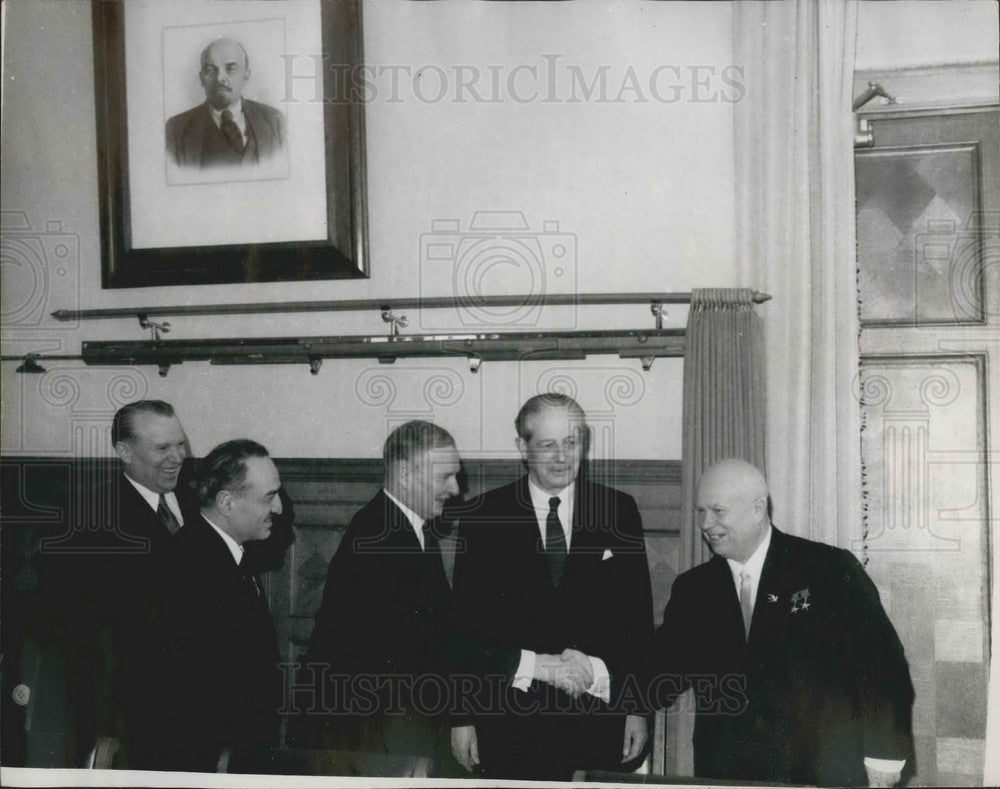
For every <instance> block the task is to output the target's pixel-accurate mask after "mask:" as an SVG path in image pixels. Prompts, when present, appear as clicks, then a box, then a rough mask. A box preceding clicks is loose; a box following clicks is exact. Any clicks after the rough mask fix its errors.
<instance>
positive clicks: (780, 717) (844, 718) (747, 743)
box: [653, 529, 913, 786]
mask: <svg viewBox="0 0 1000 789" xmlns="http://www.w3.org/2000/svg"><path fill="white" fill-rule="evenodd" d="M653 656H654V665H653V668H654V673H653V686H654V687H655V688H657V689H658V691H659V699H660V702H661V704H663V705H666V704H669V703H670V702H671V701H672V700H673V698H674V697H675V696H676V695H677V692H678V691H680V690H683V689H684V688H686V687H689V686H691V685H693V686H694V688H695V698H696V704H697V717H696V721H695V730H694V757H695V774H696V775H697V776H699V777H704V778H725V779H737V780H756V781H769V782H774V781H779V782H786V783H805V784H817V783H818V784H831V785H848V786H850V785H867V779H866V776H865V770H864V764H863V761H864V757H865V756H870V757H875V758H891V759H907V760H908V765H910V766H912V758H913V757H912V754H913V742H912V733H911V726H910V722H911V711H912V704H913V686H912V684H911V682H910V674H909V668H908V666H907V663H906V658H905V657H904V654H903V647H902V644H900V641H899V638H898V637H897V636H896V632H895V630H894V629H893V627H892V624H891V623H890V622H889V620H888V618H887V617H886V614H885V611H884V610H883V608H882V605H881V603H880V601H879V597H878V592H877V590H876V589H875V586H874V584H872V582H871V580H870V579H869V578H868V576H867V575H866V574H865V572H864V570H863V569H862V567H861V565H860V564H859V562H858V561H857V559H855V558H854V556H853V555H852V554H851V553H849V552H848V551H845V550H840V549H837V548H832V547H830V546H827V545H823V544H821V543H816V542H811V541H809V540H804V539H800V538H798V537H792V536H789V535H786V534H783V533H782V532H780V531H778V530H777V529H773V530H772V532H771V544H770V547H769V549H768V552H767V556H766V558H765V561H764V566H763V571H762V573H761V578H760V584H759V587H758V592H757V598H756V602H755V607H754V613H753V619H752V620H751V628H750V634H749V639H748V640H745V637H744V631H743V618H742V614H741V612H740V606H739V599H738V593H737V591H736V586H735V584H734V582H733V576H732V573H731V571H730V569H729V565H728V563H727V562H726V561H725V560H724V559H722V558H720V557H714V558H712V559H711V560H709V561H708V562H706V563H704V564H702V565H699V566H698V567H695V568H693V569H691V570H689V571H687V572H686V573H683V574H682V575H680V576H679V577H678V578H677V579H676V580H675V581H674V585H673V589H672V591H671V596H670V601H669V602H668V603H667V606H666V610H665V611H664V614H663V624H662V626H661V627H660V628H659V629H658V630H657V632H656V636H655V640H654V650H653Z"/></svg>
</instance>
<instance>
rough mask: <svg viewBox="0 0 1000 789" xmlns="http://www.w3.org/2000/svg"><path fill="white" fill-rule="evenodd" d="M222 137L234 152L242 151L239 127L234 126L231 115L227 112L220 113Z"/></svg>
mask: <svg viewBox="0 0 1000 789" xmlns="http://www.w3.org/2000/svg"><path fill="white" fill-rule="evenodd" d="M222 136H223V137H225V138H226V142H228V143H229V144H230V145H231V146H232V148H233V150H234V151H240V152H242V151H243V135H242V134H240V127H239V126H237V125H236V122H235V121H234V120H233V113H231V112H230V111H229V110H223V111H222Z"/></svg>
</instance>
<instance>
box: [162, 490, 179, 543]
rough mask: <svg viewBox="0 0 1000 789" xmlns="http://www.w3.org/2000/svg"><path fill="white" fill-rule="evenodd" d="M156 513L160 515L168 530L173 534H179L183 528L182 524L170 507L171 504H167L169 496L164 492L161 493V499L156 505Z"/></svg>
mask: <svg viewBox="0 0 1000 789" xmlns="http://www.w3.org/2000/svg"><path fill="white" fill-rule="evenodd" d="M156 514H157V515H159V517H160V522H161V523H163V525H164V526H166V527H167V531H168V532H170V533H171V534H177V532H179V531H180V530H181V524H180V522H179V521H178V520H177V516H176V515H174V511H173V510H172V509H170V505H169V504H167V497H166V496H164V495H163V494H162V493H161V494H160V501H159V503H158V504H157V505H156Z"/></svg>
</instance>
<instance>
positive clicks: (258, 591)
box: [240, 563, 264, 599]
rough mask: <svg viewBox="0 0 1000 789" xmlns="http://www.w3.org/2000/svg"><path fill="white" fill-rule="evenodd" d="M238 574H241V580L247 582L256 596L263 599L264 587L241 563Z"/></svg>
mask: <svg viewBox="0 0 1000 789" xmlns="http://www.w3.org/2000/svg"><path fill="white" fill-rule="evenodd" d="M240 575H242V576H243V580H244V581H245V582H246V583H247V585H248V586H249V587H250V588H251V589H253V593H254V594H255V595H256V596H257V598H258V599H263V597H264V587H262V586H261V585H260V581H259V580H258V579H257V576H256V575H254V574H253V572H251V571H250V570H248V569H247V568H245V567H244V566H243V564H242V563H240Z"/></svg>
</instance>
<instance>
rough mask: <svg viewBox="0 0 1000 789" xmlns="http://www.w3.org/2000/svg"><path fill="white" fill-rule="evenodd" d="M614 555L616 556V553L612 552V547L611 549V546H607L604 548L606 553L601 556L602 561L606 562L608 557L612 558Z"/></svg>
mask: <svg viewBox="0 0 1000 789" xmlns="http://www.w3.org/2000/svg"><path fill="white" fill-rule="evenodd" d="M612 556H614V554H613V553H611V549H610V548H605V549H604V555H603V556H601V561H602V562H606V561H607V560H608V559H610V558H611V557H612Z"/></svg>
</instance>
